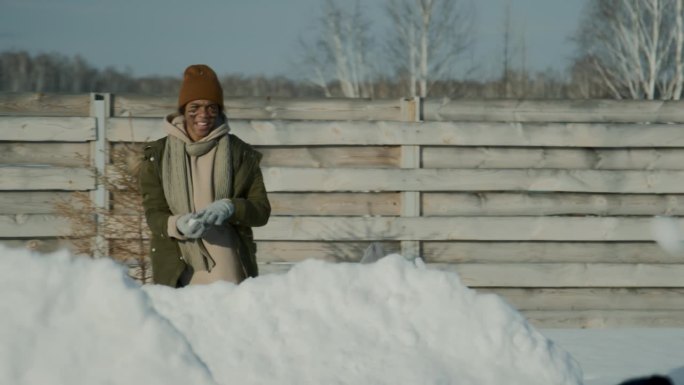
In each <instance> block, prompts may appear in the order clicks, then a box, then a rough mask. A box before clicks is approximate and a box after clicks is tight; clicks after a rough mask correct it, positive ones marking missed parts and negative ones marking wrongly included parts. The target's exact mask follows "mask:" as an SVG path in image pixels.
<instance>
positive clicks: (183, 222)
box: [176, 213, 208, 239]
mask: <svg viewBox="0 0 684 385" xmlns="http://www.w3.org/2000/svg"><path fill="white" fill-rule="evenodd" d="M176 228H177V229H178V231H180V233H181V234H183V235H184V236H185V237H186V238H192V239H195V238H201V237H202V235H204V233H205V232H206V231H207V229H208V226H207V225H206V224H204V222H202V221H200V220H197V214H195V213H188V214H185V215H182V216H181V217H179V218H178V219H177V220H176Z"/></svg>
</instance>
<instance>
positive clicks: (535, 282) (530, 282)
mask: <svg viewBox="0 0 684 385" xmlns="http://www.w3.org/2000/svg"><path fill="white" fill-rule="evenodd" d="M435 267H437V266H435ZM437 268H439V269H441V270H448V271H456V272H458V274H459V275H460V276H461V279H462V280H463V283H464V284H466V285H467V286H471V287H519V288H520V287H583V286H588V287H623V288H626V287H684V264H643V263H640V264H623V263H621V264H607V263H530V264H527V263H506V264H504V263H500V264H485V263H472V264H471V263H468V264H456V265H454V264H445V265H441V266H439V267H437Z"/></svg>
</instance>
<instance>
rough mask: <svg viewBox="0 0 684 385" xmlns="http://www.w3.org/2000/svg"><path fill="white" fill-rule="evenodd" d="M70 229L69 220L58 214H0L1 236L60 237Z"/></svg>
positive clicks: (65, 234) (68, 232)
mask: <svg viewBox="0 0 684 385" xmlns="http://www.w3.org/2000/svg"><path fill="white" fill-rule="evenodd" d="M69 229H70V224H69V221H68V220H67V219H66V218H64V217H60V216H56V215H24V214H20V215H0V238H44V237H60V236H67V235H69V234H70V230H69Z"/></svg>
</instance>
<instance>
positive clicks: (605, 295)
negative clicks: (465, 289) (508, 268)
mask: <svg viewBox="0 0 684 385" xmlns="http://www.w3.org/2000/svg"><path fill="white" fill-rule="evenodd" d="M477 291H478V293H493V294H497V295H499V296H501V297H503V298H504V299H506V300H507V301H508V302H510V303H511V304H512V305H513V306H514V307H515V308H516V309H518V310H557V311H562V310H651V311H657V310H684V289H672V288H665V289H662V288H661V289H654V288H643V289H642V288H636V289H625V288H617V289H616V288H594V287H592V288H570V289H564V288H561V289H549V288H542V289H518V288H498V287H497V288H481V289H477Z"/></svg>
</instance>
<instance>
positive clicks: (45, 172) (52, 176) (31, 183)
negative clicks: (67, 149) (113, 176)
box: [0, 166, 95, 191]
mask: <svg viewBox="0 0 684 385" xmlns="http://www.w3.org/2000/svg"><path fill="white" fill-rule="evenodd" d="M94 188H95V176H94V175H93V172H92V171H91V170H89V169H86V168H71V167H29V166H23V167H22V166H19V167H14V166H0V191H3V190H5V191H8V190H70V191H75V190H91V189H94Z"/></svg>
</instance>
